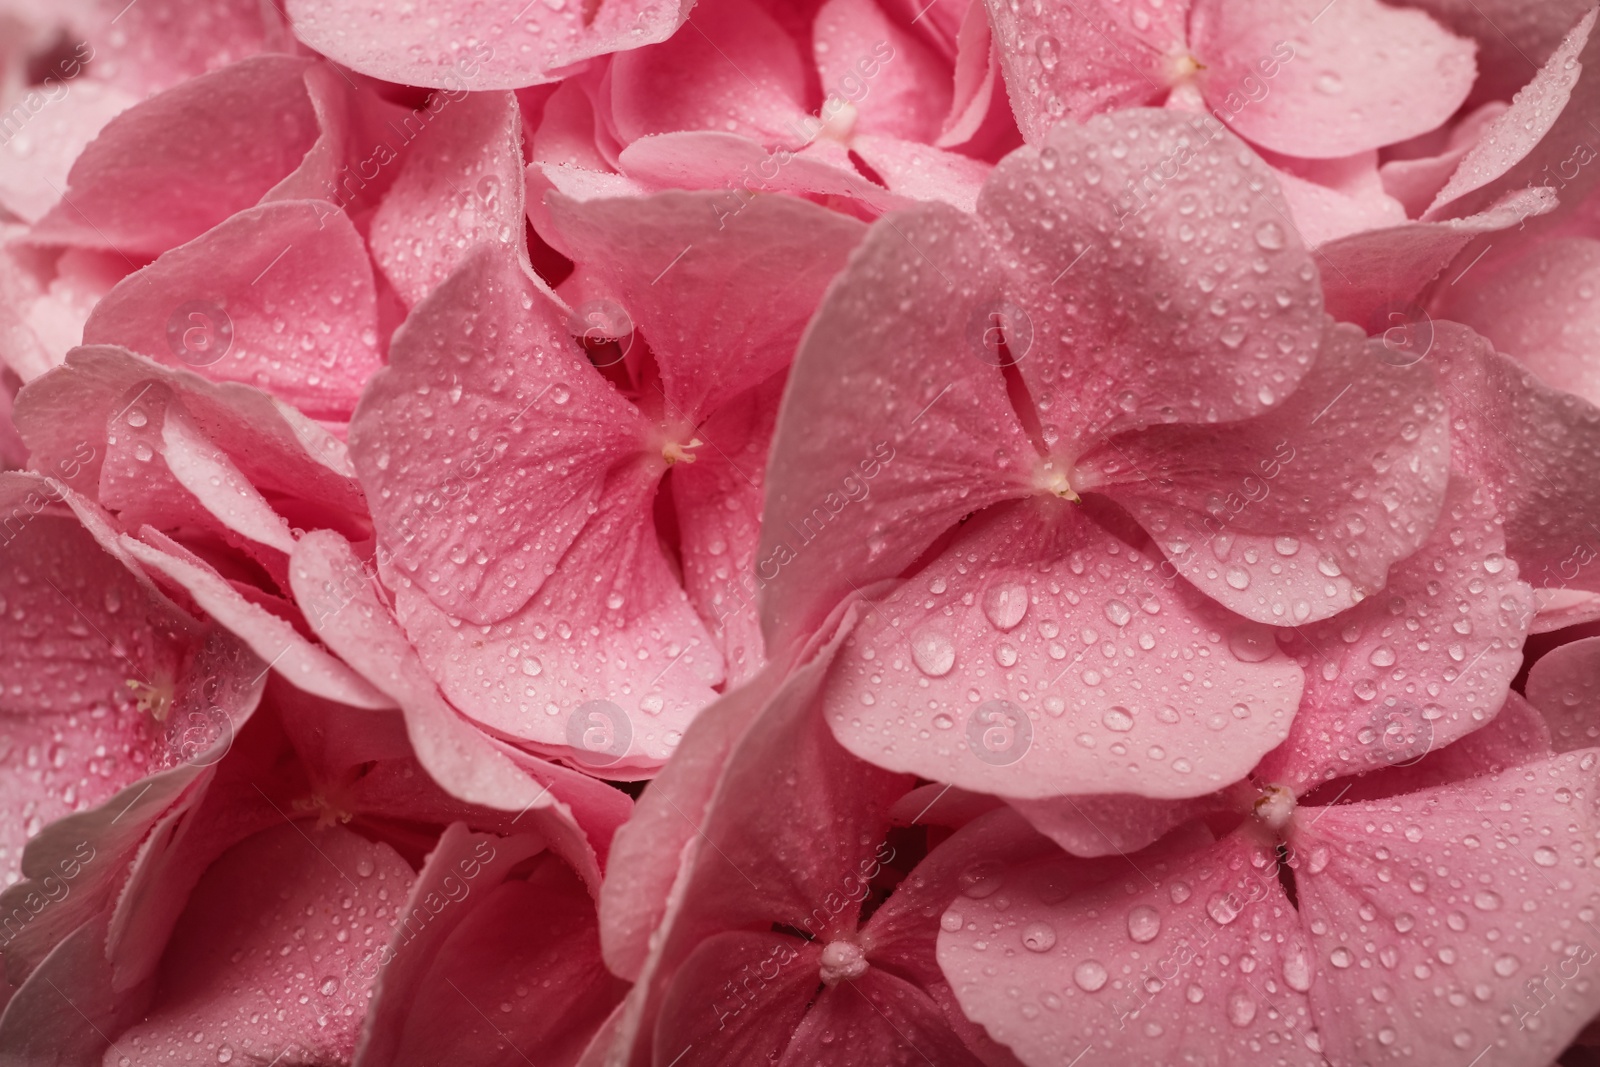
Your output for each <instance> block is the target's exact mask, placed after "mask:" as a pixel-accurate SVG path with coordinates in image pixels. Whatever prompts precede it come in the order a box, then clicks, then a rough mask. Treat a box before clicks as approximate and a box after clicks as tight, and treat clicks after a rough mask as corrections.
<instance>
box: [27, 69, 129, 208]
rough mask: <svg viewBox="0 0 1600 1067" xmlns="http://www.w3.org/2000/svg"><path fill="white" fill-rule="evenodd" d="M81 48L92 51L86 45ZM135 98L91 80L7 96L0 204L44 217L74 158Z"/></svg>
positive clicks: (47, 84)
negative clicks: (7, 107)
mask: <svg viewBox="0 0 1600 1067" xmlns="http://www.w3.org/2000/svg"><path fill="white" fill-rule="evenodd" d="M79 47H80V49H89V50H90V51H92V49H90V46H89V45H88V44H87V43H85V44H83V45H80V46H79ZM137 101H138V98H137V97H135V96H132V95H130V94H128V93H126V92H123V91H122V90H120V89H118V88H115V87H113V86H110V85H106V84H104V83H103V82H100V81H98V80H90V79H88V78H76V79H74V80H72V81H70V82H63V81H59V80H52V81H46V82H45V83H44V84H43V85H40V86H35V87H31V88H29V89H28V90H27V91H26V93H19V94H18V97H17V98H12V99H11V100H9V101H8V102H10V103H11V109H10V111H9V112H8V113H7V117H6V123H5V132H6V138H5V141H4V142H3V143H0V206H3V207H4V208H6V209H8V210H10V211H11V212H13V213H14V214H16V215H17V216H18V217H20V218H23V219H26V220H27V221H29V222H33V221H35V220H37V219H39V218H42V217H43V216H44V215H45V213H46V212H48V211H49V210H50V209H51V208H52V207H54V206H55V204H56V202H57V201H58V200H60V199H61V190H62V189H64V188H66V185H67V174H68V172H69V171H70V170H71V169H72V162H73V160H75V159H77V158H78V156H79V155H80V154H81V153H82V152H83V150H84V148H85V146H87V145H88V144H89V142H91V141H92V140H94V138H95V135H96V134H98V133H99V132H100V130H101V129H102V128H104V126H105V124H106V123H108V122H110V121H111V120H112V118H114V117H115V116H116V115H118V114H120V113H122V112H123V111H125V110H127V109H128V108H129V107H131V106H133V104H135V103H137ZM19 112H20V114H21V115H22V116H23V117H22V118H21V120H20V121H19V118H18V115H19Z"/></svg>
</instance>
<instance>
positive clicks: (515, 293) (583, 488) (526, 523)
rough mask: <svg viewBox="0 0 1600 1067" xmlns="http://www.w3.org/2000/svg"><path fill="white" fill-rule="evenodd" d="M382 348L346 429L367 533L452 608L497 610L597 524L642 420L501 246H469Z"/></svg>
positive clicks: (639, 436) (491, 615) (518, 602)
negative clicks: (381, 364) (384, 357)
mask: <svg viewBox="0 0 1600 1067" xmlns="http://www.w3.org/2000/svg"><path fill="white" fill-rule="evenodd" d="M468 338H473V340H472V341H471V342H470V343H469V341H468ZM389 359H390V365H389V366H388V367H387V368H385V369H384V370H382V371H380V372H379V373H378V374H376V375H374V376H373V378H372V381H371V383H370V385H369V386H368V388H367V391H366V394H365V396H364V397H363V398H362V402H361V406H360V407H359V408H358V409H357V411H356V414H355V417H354V419H353V420H352V421H351V425H350V448H351V457H352V459H353V460H354V461H355V465H356V469H357V470H358V471H359V472H360V474H361V478H362V484H363V485H364V486H365V487H366V489H367V490H368V492H369V494H370V499H371V504H372V512H373V518H374V521H375V523H376V525H377V528H378V533H379V542H380V544H381V545H382V546H383V547H384V550H385V554H386V557H387V559H388V561H389V562H390V563H391V564H392V565H393V566H395V567H396V569H397V570H399V571H400V572H401V573H403V574H404V575H406V576H407V577H409V578H412V579H413V580H415V581H416V582H417V583H418V584H419V585H420V587H421V588H420V589H419V592H424V593H426V595H427V596H428V597H430V598H431V599H433V600H434V601H436V602H437V603H438V604H439V605H440V606H441V607H444V608H446V609H448V610H449V611H450V612H451V614H453V615H457V616H461V617H465V618H468V619H470V620H471V621H474V622H480V623H487V622H492V621H494V620H496V619H501V618H504V617H505V616H507V615H509V614H511V613H512V612H513V611H515V610H517V608H519V607H521V606H522V605H523V604H524V603H526V602H527V600H528V598H529V597H531V596H533V595H534V594H535V593H537V592H538V591H539V589H540V588H541V587H542V586H543V584H544V582H545V580H546V578H547V577H548V576H549V575H550V574H551V573H552V572H553V571H554V570H555V569H556V566H557V564H558V563H559V561H560V560H561V558H562V556H563V554H564V553H565V552H566V551H567V550H568V549H569V548H570V547H571V546H572V543H573V542H574V541H575V540H576V539H577V537H578V536H579V534H580V533H581V532H582V531H583V530H584V528H585V525H586V524H587V523H589V522H592V521H593V520H592V519H591V517H590V513H591V511H592V509H593V507H594V505H595V504H596V503H597V502H598V500H599V494H600V491H601V486H602V484H603V482H604V479H605V477H606V471H607V469H608V468H610V467H611V466H612V465H614V464H617V463H619V462H621V461H622V460H624V459H625V458H627V457H629V456H630V455H634V454H640V453H642V450H643V447H644V445H645V443H646V442H645V434H646V429H645V426H644V423H643V421H642V420H641V419H640V418H639V416H638V415H637V413H636V412H635V411H634V409H633V408H632V406H631V405H629V404H628V403H627V402H626V401H625V400H623V399H622V398H621V397H620V396H619V395H618V394H617V391H616V390H615V389H614V388H613V387H612V386H611V385H610V384H609V383H607V382H606V381H605V380H604V379H603V378H602V377H601V376H600V375H599V374H598V373H597V372H596V371H595V370H594V368H593V367H591V366H590V365H589V363H588V361H587V360H586V359H584V357H583V356H582V355H581V354H580V352H579V350H578V348H577V346H576V345H575V344H573V342H572V341H571V340H570V335H569V334H568V332H567V327H566V324H565V323H564V322H563V321H562V316H561V313H560V311H559V310H558V309H557V308H556V307H555V306H554V305H553V304H552V303H551V302H550V301H549V299H548V298H547V297H545V296H544V295H542V294H541V293H539V292H538V291H537V290H536V289H535V287H534V285H533V283H532V282H531V281H530V280H529V279H528V277H527V276H526V275H525V274H524V273H523V271H522V269H521V268H520V267H519V266H518V265H517V262H516V258H515V256H514V255H512V254H511V253H510V251H509V250H507V249H505V248H504V247H503V246H498V245H480V246H478V248H476V249H475V250H474V251H473V252H472V253H471V254H469V255H468V257H467V258H466V259H465V260H464V261H463V262H462V265H461V267H460V268H459V269H458V270H457V272H456V273H455V274H454V275H453V276H452V277H451V278H450V279H449V280H448V281H446V282H445V283H444V284H442V285H440V286H439V287H438V288H437V289H435V290H434V291H433V293H432V294H431V295H430V296H429V297H428V298H427V299H426V300H424V301H423V302H422V303H421V304H419V305H418V306H417V308H416V310H415V311H413V312H412V314H411V316H410V317H409V318H408V319H407V320H406V324H405V325H404V326H403V327H401V329H400V332H399V333H398V334H397V335H396V336H395V339H394V341H393V343H392V344H391V346H390V353H389ZM417 426H426V427H428V428H429V429H428V432H426V433H418V432H416V427H417ZM642 458H643V456H642V455H641V459H642ZM658 462H659V461H658ZM530 500H537V501H538V502H539V504H538V509H537V512H538V514H537V521H534V515H533V513H532V512H530V511H529V510H528V501H530Z"/></svg>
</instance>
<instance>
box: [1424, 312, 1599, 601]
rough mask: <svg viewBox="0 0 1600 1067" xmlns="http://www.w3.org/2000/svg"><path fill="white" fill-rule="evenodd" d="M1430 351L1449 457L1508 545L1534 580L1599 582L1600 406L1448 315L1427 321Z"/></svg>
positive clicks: (1573, 584) (1564, 584) (1577, 585)
mask: <svg viewBox="0 0 1600 1067" xmlns="http://www.w3.org/2000/svg"><path fill="white" fill-rule="evenodd" d="M1433 337H1434V341H1433V351H1432V353H1430V356H1429V358H1430V360H1433V361H1435V362H1436V364H1437V365H1438V366H1439V367H1440V375H1439V381H1440V383H1441V385H1442V386H1443V388H1444V392H1445V396H1446V399H1447V400H1448V401H1449V403H1450V414H1451V418H1452V419H1453V420H1454V421H1455V428H1456V430H1455V432H1454V433H1453V434H1452V441H1451V452H1452V456H1451V463H1452V465H1453V466H1456V467H1458V468H1459V469H1461V470H1463V471H1465V472H1467V473H1469V474H1471V475H1472V476H1473V477H1475V478H1477V479H1478V481H1479V483H1480V484H1481V485H1482V486H1483V488H1484V490H1485V491H1486V492H1488V493H1489V494H1490V496H1491V498H1492V499H1493V502H1494V505H1495V507H1496V509H1497V510H1498V511H1499V513H1500V517H1501V518H1502V519H1503V520H1504V523H1505V538H1506V554H1507V555H1508V556H1510V557H1511V558H1512V559H1514V560H1516V562H1517V565H1518V566H1519V567H1520V568H1521V572H1522V578H1523V579H1524V580H1525V581H1527V582H1529V583H1531V584H1532V585H1534V586H1535V587H1536V588H1537V587H1540V586H1554V587H1558V588H1567V589H1588V590H1590V591H1600V567H1595V566H1592V565H1591V563H1592V562H1593V560H1594V559H1595V556H1596V554H1597V550H1596V548H1595V546H1596V545H1597V544H1600V535H1597V534H1596V531H1595V529H1594V526H1593V524H1592V521H1591V516H1593V515H1594V514H1596V511H1597V508H1600V501H1597V500H1596V494H1597V493H1600V481H1597V480H1596V479H1595V477H1594V476H1593V474H1592V471H1591V466H1592V464H1593V461H1594V457H1595V456H1596V455H1600V410H1596V408H1595V407H1594V406H1593V405H1591V404H1590V403H1588V402H1587V401H1585V400H1582V399H1580V398H1579V397H1576V396H1573V395H1572V394H1570V393H1563V392H1560V391H1558V390H1555V389H1551V388H1550V387H1549V386H1547V385H1545V384H1544V383H1543V382H1541V381H1539V380H1538V378H1536V377H1535V376H1534V375H1533V374H1532V373H1530V372H1529V371H1526V370H1524V369H1523V368H1522V367H1521V366H1519V365H1518V364H1516V363H1514V362H1512V361H1511V360H1509V359H1507V358H1506V357H1505V356H1502V355H1499V354H1498V353H1496V352H1495V351H1494V349H1493V347H1492V346H1491V345H1490V344H1489V343H1488V342H1487V341H1486V340H1484V339H1483V338H1481V337H1479V336H1478V335H1476V334H1474V333H1473V332H1472V331H1471V330H1469V329H1467V328H1466V327H1464V326H1460V325H1457V324H1456V323H1450V322H1443V321H1438V320H1436V321H1435V322H1434V324H1433Z"/></svg>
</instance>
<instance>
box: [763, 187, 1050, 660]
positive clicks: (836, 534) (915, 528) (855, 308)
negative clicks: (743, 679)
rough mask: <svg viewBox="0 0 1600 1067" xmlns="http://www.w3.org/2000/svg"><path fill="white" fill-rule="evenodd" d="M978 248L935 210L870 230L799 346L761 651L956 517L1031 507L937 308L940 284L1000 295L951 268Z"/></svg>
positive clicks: (772, 473) (951, 328) (770, 538)
mask: <svg viewBox="0 0 1600 1067" xmlns="http://www.w3.org/2000/svg"><path fill="white" fill-rule="evenodd" d="M981 241H982V238H981V236H980V232H979V231H978V229H977V227H976V225H975V224H974V223H973V222H972V221H970V220H969V219H968V218H967V217H966V216H964V215H962V214H960V213H959V212H957V211H956V210H955V209H953V208H949V207H946V206H942V205H930V206H928V207H923V208H918V209H916V210H915V211H914V212H911V213H907V214H906V215H904V216H899V217H897V220H896V221H895V223H894V226H893V227H891V226H888V225H879V226H876V227H874V228H872V229H871V230H869V231H868V233H867V236H866V238H865V239H864V240H863V241H862V243H861V245H860V247H859V248H858V249H857V250H856V252H855V254H854V256H853V257H852V258H851V262H850V265H849V266H848V267H847V268H846V270H845V271H844V273H843V274H841V275H840V276H839V279H838V281H836V282H835V283H834V285H833V287H832V288H831V289H830V290H829V292H828V296H827V297H826V299H825V300H824V302H823V305H822V308H821V309H820V310H819V311H818V313H817V317H816V319H815V320H814V321H813V323H812V326H811V328H810V329H809V330H808V331H807V333H806V335H805V337H804V339H803V341H802V342H801V346H800V351H799V352H798V353H797V354H796V356H795V365H794V367H793V368H792V369H791V371H790V374H789V387H788V391H787V393H786V395H785V399H784V406H783V408H782V410H781V411H780V414H779V418H778V430H777V434H776V436H775V438H774V440H773V446H772V453H771V455H772V459H771V465H770V468H769V471H768V478H767V483H766V484H767V507H766V513H765V516H764V518H763V525H762V540H761V554H760V557H759V559H758V560H757V563H756V573H757V575H758V576H759V577H760V578H761V579H762V580H763V581H764V582H766V583H767V585H766V588H765V590H764V592H763V602H762V620H763V626H764V628H765V632H766V635H767V648H768V650H769V652H771V651H774V650H776V649H777V648H779V647H780V646H781V645H784V644H787V643H790V642H793V641H795V640H797V639H798V638H800V637H801V635H804V634H807V633H810V632H812V631H813V630H814V629H815V628H816V627H817V626H818V625H819V624H820V623H821V621H822V619H823V618H824V617H826V615H827V614H828V612H829V611H830V610H831V609H832V608H833V607H834V605H835V604H837V603H838V602H839V601H840V600H841V599H842V598H843V597H845V596H846V595H848V594H849V593H850V592H851V591H852V588H853V587H861V586H865V585H866V584H867V583H870V582H873V581H876V580H878V579H882V578H887V577H892V576H894V575H897V574H899V573H900V572H901V571H903V570H904V569H905V568H906V566H908V565H909V564H910V563H911V562H912V561H913V560H915V559H916V558H917V557H918V556H920V555H921V554H922V552H923V551H924V550H925V549H926V548H927V547H928V545H929V544H931V543H932V542H933V540H934V539H935V538H937V537H938V536H939V535H940V534H941V533H942V532H943V531H944V530H946V529H949V528H950V527H952V526H954V525H955V524H956V523H957V522H958V521H959V520H960V519H961V518H962V517H964V516H965V515H967V514H969V513H971V512H972V511H974V510H977V509H980V508H983V507H985V506H987V505H989V504H992V503H995V502H997V501H1000V500H1004V499H1007V498H1008V497H1013V496H1021V495H1023V494H1025V493H1026V492H1028V490H1029V484H1028V482H1029V478H1030V475H1031V471H1030V470H1028V469H1027V468H1028V467H1029V466H1030V465H1031V464H1032V463H1033V462H1034V457H1035V456H1036V455H1037V453H1035V452H1034V450H1033V448H1032V446H1031V445H1030V444H1029V443H1028V440H1027V438H1026V436H1024V434H1023V431H1022V427H1021V425H1020V424H1019V423H1018V421H1017V418H1016V415H1015V414H1013V412H1012V410H1011V407H1010V405H1009V404H1008V403H1007V400H1006V393H1005V383H1004V380H1003V378H1002V376H1001V373H1000V370H999V369H998V368H997V367H994V366H991V365H988V364H986V363H985V362H983V361H982V360H980V359H979V358H977V355H976V354H975V352H976V351H981V349H979V350H975V349H974V348H973V347H971V346H969V344H968V340H967V334H968V329H969V326H970V322H969V320H970V319H972V318H973V311H974V310H978V309H974V308H970V307H966V306H963V305H962V304H961V302H959V301H956V300H952V299H950V295H951V294H950V290H949V288H948V286H950V285H953V284H954V283H953V282H951V281H949V279H951V278H957V277H961V278H963V279H970V280H971V282H972V283H973V284H975V285H978V286H985V285H986V286H988V287H990V288H991V289H992V290H994V291H998V290H999V289H1000V279H999V276H998V272H997V270H996V268H995V265H994V263H993V260H992V259H991V258H989V257H984V256H979V257H978V258H976V259H972V258H971V257H969V256H968V255H966V254H964V253H963V249H965V248H967V247H971V248H974V249H976V248H979V247H981ZM919 249H920V250H922V251H923V252H925V253H926V254H927V255H928V256H930V257H934V258H929V259H924V258H923V256H922V255H921V254H919V251H918V250H919ZM884 308H898V309H900V311H899V312H898V313H897V314H895V315H885V314H884ZM981 314H982V312H981V310H979V318H980V322H979V326H980V333H981V328H982V320H981ZM863 427H874V428H876V429H874V430H872V431H870V432H869V433H868V434H867V436H865V437H864V436H863V434H862V428H863ZM807 561H820V562H818V563H811V562H807Z"/></svg>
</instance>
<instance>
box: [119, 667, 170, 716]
mask: <svg viewBox="0 0 1600 1067" xmlns="http://www.w3.org/2000/svg"><path fill="white" fill-rule="evenodd" d="M128 688H129V689H130V690H132V691H133V702H134V704H136V705H137V706H138V708H139V710H140V711H143V712H148V713H149V715H150V717H151V718H152V719H154V720H155V721H156V722H166V721H167V716H168V715H170V714H172V702H173V701H174V700H175V699H176V698H177V690H178V683H177V680H176V679H174V678H172V677H171V676H170V675H167V674H163V673H161V672H157V673H156V680H155V681H154V682H143V681H138V680H136V679H133V678H130V679H128Z"/></svg>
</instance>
